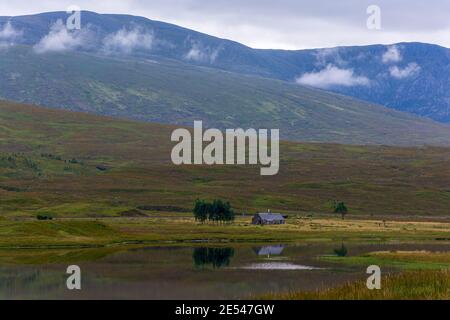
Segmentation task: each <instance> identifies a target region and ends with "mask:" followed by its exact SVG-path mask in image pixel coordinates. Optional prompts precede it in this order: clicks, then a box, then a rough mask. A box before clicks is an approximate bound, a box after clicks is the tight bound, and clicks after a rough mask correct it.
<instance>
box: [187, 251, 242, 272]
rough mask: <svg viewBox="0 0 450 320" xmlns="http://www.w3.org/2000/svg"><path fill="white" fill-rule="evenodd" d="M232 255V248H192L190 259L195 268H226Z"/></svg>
mask: <svg viewBox="0 0 450 320" xmlns="http://www.w3.org/2000/svg"><path fill="white" fill-rule="evenodd" d="M233 255H234V249H233V248H204V247H201V248H194V250H193V253H192V259H193V260H194V265H195V266H196V267H204V266H207V265H211V266H212V267H213V268H221V267H226V266H228V265H229V264H230V259H231V257H233Z"/></svg>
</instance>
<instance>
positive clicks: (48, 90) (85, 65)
mask: <svg viewBox="0 0 450 320" xmlns="http://www.w3.org/2000/svg"><path fill="white" fill-rule="evenodd" d="M0 97H1V98H3V99H8V100H15V101H20V102H27V103H35V104H38V105H44V106H50V107H56V108H63V109H68V110H75V111H87V112H92V113H98V114H103V115H111V116H118V117H127V118H131V119H138V120H144V121H153V122H161V123H172V124H181V125H189V126H191V125H192V124H193V121H194V120H203V121H204V122H205V126H209V127H218V128H221V129H224V128H236V127H243V128H279V129H280V133H281V137H282V138H283V139H288V140H298V141H318V142H338V143H351V144H387V145H424V144H433V145H448V144H450V126H448V125H441V124H437V123H434V122H432V121H430V120H426V119H421V118H418V117H416V116H413V115H409V114H405V113H400V112H396V111H392V110H389V109H387V108H384V107H381V106H377V105H370V104H367V103H365V102H362V101H358V100H354V99H351V98H347V97H345V96H340V95H336V94H332V93H328V92H326V91H322V90H316V89H309V88H305V87H301V86H298V85H295V84H289V83H286V82H283V81H278V80H271V79H265V78H260V77H254V76H247V75H240V74H235V73H230V72H224V71H218V70H215V69H211V68H205V67H199V66H192V65H189V64H185V63H181V62H177V61H173V60H167V59H159V58H154V59H152V60H141V61H135V60H130V59H125V58H113V57H104V56H97V55H93V54H92V53H89V54H88V53H79V52H68V53H47V54H36V53H34V52H33V50H32V49H31V48H30V47H28V46H14V47H11V48H9V49H8V50H4V51H0Z"/></svg>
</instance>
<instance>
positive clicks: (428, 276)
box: [258, 270, 450, 300]
mask: <svg viewBox="0 0 450 320" xmlns="http://www.w3.org/2000/svg"><path fill="white" fill-rule="evenodd" d="M449 288H450V270H440V271H414V272H404V273H401V274H391V275H386V276H382V282H381V289H380V290H368V289H367V287H366V281H365V279H364V280H361V281H356V282H351V283H347V284H345V285H343V286H340V287H336V288H331V289H326V290H321V291H315V292H288V293H281V294H270V293H269V294H265V295H262V296H260V297H258V298H260V299H271V300H273V299H275V300H393V299H395V300H399V299H403V300H419V299H421V300H438V299H439V300H449V299H450V292H449V290H450V289H449Z"/></svg>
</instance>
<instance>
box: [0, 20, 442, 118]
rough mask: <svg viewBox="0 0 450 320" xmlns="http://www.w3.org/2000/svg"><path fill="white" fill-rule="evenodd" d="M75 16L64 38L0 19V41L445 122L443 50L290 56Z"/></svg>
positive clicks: (39, 23)
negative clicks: (214, 75)
mask: <svg viewBox="0 0 450 320" xmlns="http://www.w3.org/2000/svg"><path fill="white" fill-rule="evenodd" d="M82 17H83V18H82V21H83V27H82V30H80V31H76V32H66V31H65V30H63V29H62V27H63V24H62V23H61V24H58V23H57V21H58V20H59V19H60V20H61V21H65V19H66V18H67V14H66V13H65V12H50V13H42V14H37V15H30V16H18V17H0V28H1V27H3V28H5V26H6V24H7V23H9V25H10V26H11V28H12V30H14V31H15V34H16V36H15V37H13V38H11V39H6V41H9V42H11V43H15V44H22V45H28V46H34V48H35V51H37V52H39V53H40V54H47V53H49V52H50V53H51V52H59V51H77V52H89V53H94V54H97V55H101V56H103V57H108V56H121V57H124V56H126V57H127V58H129V59H133V60H135V61H140V60H143V59H144V60H145V59H154V57H158V58H162V59H172V60H176V61H179V62H183V63H187V64H190V65H197V66H207V67H211V68H215V69H220V70H226V71H232V72H237V73H243V74H251V75H257V76H262V77H270V78H275V79H279V80H284V81H287V82H290V83H297V84H298V85H307V86H313V87H318V88H322V89H327V90H330V91H334V92H338V93H342V94H345V95H350V96H353V97H356V98H359V99H363V100H366V101H370V102H372V103H378V104H381V105H384V106H386V107H389V108H393V109H396V110H400V111H406V112H410V113H414V114H417V115H420V116H425V117H429V118H431V119H434V120H436V121H441V122H450V81H449V79H450V49H448V48H443V47H439V46H436V45H430V44H422V43H399V44H395V45H371V46H352V47H338V48H328V49H312V50H298V51H288V50H256V49H252V48H249V47H247V46H244V45H242V44H240V43H237V42H233V41H229V40H225V39H219V38H216V37H212V36H209V35H206V34H202V33H199V32H196V31H193V30H189V29H186V28H182V27H179V26H176V25H172V24H168V23H164V22H159V21H153V20H149V19H146V18H143V17H136V16H130V15H114V14H97V13H94V12H83V13H82ZM10 33H12V34H14V32H10ZM30 63H31V62H30ZM18 72H19V73H20V70H19V71H18ZM21 98H22V99H21ZM25 99H26V97H25V96H24V97H22V96H21V95H19V96H17V100H19V101H29V100H25ZM29 102H34V103H39V102H40V101H29Z"/></svg>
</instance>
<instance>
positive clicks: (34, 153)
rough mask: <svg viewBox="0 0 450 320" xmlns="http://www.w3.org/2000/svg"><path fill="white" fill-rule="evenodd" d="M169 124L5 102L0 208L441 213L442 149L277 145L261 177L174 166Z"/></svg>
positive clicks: (93, 212) (449, 176) (448, 153)
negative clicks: (274, 170) (273, 169)
mask: <svg viewBox="0 0 450 320" xmlns="http://www.w3.org/2000/svg"><path fill="white" fill-rule="evenodd" d="M173 129H174V127H173V126H168V125H161V124H152V123H143V122H135V121H127V120H118V119H113V118H107V117H103V116H96V115H90V114H85V113H79V112H68V111H61V110H52V109H46V108H41V107H35V106H30V105H21V104H17V103H10V102H4V101H2V102H0V213H1V215H2V216H22V217H30V216H35V215H36V214H45V213H49V214H53V215H55V216H57V217H64V216H66V217H67V216H70V217H98V216H134V215H152V214H154V213H155V212H157V211H158V210H163V211H166V212H167V211H172V212H173V211H175V212H178V213H181V214H189V213H186V212H188V211H189V210H190V209H191V207H192V203H193V201H194V200H195V199H196V198H198V197H201V198H208V199H211V198H214V197H220V198H223V199H226V200H229V201H231V203H232V204H233V206H234V207H235V208H236V210H237V211H238V212H247V213H251V212H254V211H260V210H266V209H267V208H271V209H272V210H280V211H282V212H286V213H291V214H300V215H307V214H311V213H314V214H316V213H328V214H331V213H332V209H331V207H332V203H333V201H334V200H336V199H337V200H343V201H345V202H346V204H347V205H348V207H349V209H350V213H349V214H350V215H351V216H353V217H358V216H362V215H366V216H368V215H375V216H386V217H388V216H400V217H401V216H409V215H419V216H428V217H429V216H439V215H440V216H448V208H449V207H450V197H449V193H450V190H449V186H448V181H449V180H450V170H449V168H450V149H449V148H437V147H424V148H398V147H383V146H354V145H353V146H349V145H337V144H311V143H309V144H306V143H292V142H283V143H282V144H281V149H280V155H281V159H280V160H281V164H280V172H279V174H278V175H276V176H271V177H263V176H260V175H259V167H258V166H239V167H235V166H212V167H206V166H174V165H173V164H172V163H171V162H170V151H171V148H172V143H171V142H170V134H171V132H172V130H173ZM137 208H140V209H137ZM145 209H150V210H145ZM136 210H137V211H136Z"/></svg>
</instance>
